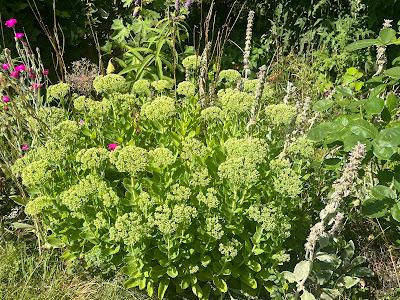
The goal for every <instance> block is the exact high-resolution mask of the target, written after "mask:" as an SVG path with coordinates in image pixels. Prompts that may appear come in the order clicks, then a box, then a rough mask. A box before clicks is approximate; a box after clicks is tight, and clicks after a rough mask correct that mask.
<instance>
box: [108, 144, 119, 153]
mask: <svg viewBox="0 0 400 300" xmlns="http://www.w3.org/2000/svg"><path fill="white" fill-rule="evenodd" d="M117 147H118V144H116V143H114V144H108V146H107V148H108V150H110V151H114V150H115V149H117Z"/></svg>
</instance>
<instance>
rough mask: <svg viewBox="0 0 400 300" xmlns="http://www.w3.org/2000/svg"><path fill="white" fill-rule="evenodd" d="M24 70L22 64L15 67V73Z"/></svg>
mask: <svg viewBox="0 0 400 300" xmlns="http://www.w3.org/2000/svg"><path fill="white" fill-rule="evenodd" d="M25 70H26V66H25V65H24V64H21V65H18V66H16V67H15V71H17V72H24V71H25Z"/></svg>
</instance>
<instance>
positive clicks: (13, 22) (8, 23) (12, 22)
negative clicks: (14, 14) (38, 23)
mask: <svg viewBox="0 0 400 300" xmlns="http://www.w3.org/2000/svg"><path fill="white" fill-rule="evenodd" d="M4 24H5V25H6V26H7V27H8V28H12V27H14V26H15V25H17V19H14V18H12V19H9V20H7V21H6V22H5V23H4Z"/></svg>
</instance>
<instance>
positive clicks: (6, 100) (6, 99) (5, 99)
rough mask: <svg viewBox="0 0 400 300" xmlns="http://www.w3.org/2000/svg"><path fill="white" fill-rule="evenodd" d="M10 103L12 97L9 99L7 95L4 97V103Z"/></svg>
mask: <svg viewBox="0 0 400 300" xmlns="http://www.w3.org/2000/svg"><path fill="white" fill-rule="evenodd" d="M10 101H11V99H10V97H8V96H7V95H5V96H3V102H4V103H8V102H10Z"/></svg>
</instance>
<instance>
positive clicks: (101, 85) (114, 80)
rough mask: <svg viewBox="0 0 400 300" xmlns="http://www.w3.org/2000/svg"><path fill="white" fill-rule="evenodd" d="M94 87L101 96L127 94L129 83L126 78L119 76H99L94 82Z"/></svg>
mask: <svg viewBox="0 0 400 300" xmlns="http://www.w3.org/2000/svg"><path fill="white" fill-rule="evenodd" d="M93 87H94V89H95V90H96V92H97V93H99V94H112V93H122V94H124V93H126V92H128V83H127V81H126V80H125V78H124V77H123V76H121V75H118V74H108V75H104V76H103V75H100V76H97V77H96V78H95V79H94V80H93Z"/></svg>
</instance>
